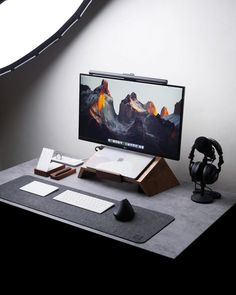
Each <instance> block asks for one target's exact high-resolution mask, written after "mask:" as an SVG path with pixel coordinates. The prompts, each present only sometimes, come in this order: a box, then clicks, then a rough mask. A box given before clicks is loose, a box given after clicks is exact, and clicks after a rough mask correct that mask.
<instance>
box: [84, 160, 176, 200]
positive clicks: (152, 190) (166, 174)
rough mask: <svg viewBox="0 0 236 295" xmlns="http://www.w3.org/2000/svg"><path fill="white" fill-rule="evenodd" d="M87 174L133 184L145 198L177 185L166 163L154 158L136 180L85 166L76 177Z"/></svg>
mask: <svg viewBox="0 0 236 295" xmlns="http://www.w3.org/2000/svg"><path fill="white" fill-rule="evenodd" d="M85 164H86V163H85ZM89 174H95V175H96V177H97V178H102V179H109V180H113V181H116V182H128V183H135V184H137V185H138V187H139V189H140V190H141V191H143V192H144V193H145V194H146V195H147V196H154V195H156V194H158V193H160V192H163V191H165V190H167V189H170V188H172V187H174V186H177V185H179V182H178V180H177V178H176V177H175V175H174V173H173V172H172V170H171V169H170V167H169V166H168V164H167V163H166V161H165V160H164V159H163V158H159V157H156V158H155V160H154V161H153V162H152V163H151V164H150V165H149V166H148V167H147V168H146V169H145V170H144V171H143V172H142V174H141V175H140V176H139V177H138V178H137V179H133V178H128V177H124V176H122V175H120V174H113V173H109V172H106V171H99V170H96V169H91V168H88V167H86V166H85V165H83V166H81V168H80V171H79V174H78V177H80V178H83V177H86V176H88V175H89Z"/></svg>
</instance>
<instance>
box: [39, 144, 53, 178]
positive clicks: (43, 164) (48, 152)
mask: <svg viewBox="0 0 236 295" xmlns="http://www.w3.org/2000/svg"><path fill="white" fill-rule="evenodd" d="M53 153H54V150H52V149H48V148H43V150H42V152H41V155H40V158H39V161H38V165H37V167H36V169H37V170H41V171H44V172H47V171H48V170H51V167H50V163H51V160H52V156H53ZM54 168H55V167H54Z"/></svg>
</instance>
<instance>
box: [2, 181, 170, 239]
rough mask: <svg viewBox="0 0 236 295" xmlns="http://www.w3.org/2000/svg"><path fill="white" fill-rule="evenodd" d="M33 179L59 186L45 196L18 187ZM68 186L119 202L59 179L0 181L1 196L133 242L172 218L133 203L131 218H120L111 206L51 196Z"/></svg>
mask: <svg viewBox="0 0 236 295" xmlns="http://www.w3.org/2000/svg"><path fill="white" fill-rule="evenodd" d="M34 180H37V181H40V182H44V183H47V184H52V185H55V186H57V187H59V190H58V191H56V192H54V193H51V194H50V195H48V196H46V197H40V196H37V195H34V194H31V193H28V192H25V191H22V190H20V189H19V188H20V187H22V186H23V185H25V184H28V183H30V182H31V181H34ZM68 189H69V190H71V191H75V192H81V193H84V194H86V195H89V196H94V197H97V198H100V199H104V200H108V201H112V202H113V203H115V206H117V205H118V203H119V202H118V201H115V200H112V199H108V198H105V197H102V196H98V195H95V194H89V193H86V192H84V191H81V190H77V189H73V188H70V187H67V186H64V185H60V184H59V183H52V182H50V181H47V180H42V179H39V178H36V177H33V176H28V175H26V176H22V177H19V178H17V179H14V180H12V181H9V182H7V183H5V184H3V185H1V186H0V198H2V199H5V200H8V201H10V202H13V203H16V204H20V205H22V206H25V207H28V208H31V209H35V210H38V211H41V212H44V213H47V214H50V215H53V216H56V217H59V218H62V219H65V220H68V221H71V222H74V223H76V224H80V225H84V226H87V227H89V228H92V229H95V230H98V231H101V232H104V233H107V234H110V235H114V236H117V237H120V238H123V239H126V240H129V241H132V242H135V243H144V242H146V241H147V240H148V239H150V238H151V237H152V236H154V235H155V234H157V233H158V232H159V231H161V230H162V229H163V228H164V227H166V226H167V225H168V224H169V223H171V222H172V221H173V220H174V217H172V216H170V215H167V214H164V213H160V212H156V211H152V210H149V209H145V208H141V207H138V206H133V208H134V211H135V217H134V218H133V219H132V220H131V221H128V222H121V221H118V220H117V219H116V218H115V217H114V215H113V211H114V207H112V208H110V209H108V210H107V211H105V212H104V213H102V214H98V213H95V212H92V211H88V210H85V209H82V208H79V207H75V206H72V205H69V204H65V203H62V202H59V201H56V200H54V199H53V198H54V197H55V196H57V195H58V194H60V193H62V192H63V191H65V190H68Z"/></svg>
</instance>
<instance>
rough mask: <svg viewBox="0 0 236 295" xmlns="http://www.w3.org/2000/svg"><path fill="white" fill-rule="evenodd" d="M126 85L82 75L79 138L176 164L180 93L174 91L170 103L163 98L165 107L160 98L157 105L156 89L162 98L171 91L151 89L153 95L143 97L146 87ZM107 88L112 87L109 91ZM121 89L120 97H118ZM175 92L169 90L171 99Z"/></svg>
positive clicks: (120, 82) (134, 83)
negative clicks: (149, 155) (174, 161)
mask: <svg viewBox="0 0 236 295" xmlns="http://www.w3.org/2000/svg"><path fill="white" fill-rule="evenodd" d="M126 83H127V81H124V80H116V79H102V78H98V77H93V76H87V75H84V76H83V75H81V81H80V112H79V138H80V139H83V140H88V141H92V142H97V143H102V144H104V145H113V146H117V147H121V148H127V149H130V150H135V151H137V152H142V153H145V154H151V155H156V156H162V157H166V158H171V159H176V160H177V159H178V158H179V148H180V137H181V116H182V113H183V97H182V96H183V95H182V91H183V89H182V88H177V87H176V89H177V90H176V95H175V96H176V97H172V99H169V101H168V98H166V102H165V104H163V98H162V100H161V103H162V105H160V102H158V96H161V95H159V94H158V91H159V90H158V89H161V90H160V91H162V97H164V98H165V89H167V88H170V87H168V86H160V85H158V87H155V85H154V87H153V85H151V86H152V87H153V89H152V92H150V91H148V90H147V91H146V95H145V88H146V89H148V88H147V87H148V86H149V84H144V85H142V84H141V83H139V84H141V86H140V85H139V88H137V87H136V82H130V81H129V82H128V84H127V85H125V84H126ZM110 84H111V85H113V86H112V87H111V88H110ZM142 86H143V87H142ZM122 87H123V88H122ZM141 87H142V88H141ZM121 88H122V94H121V93H119V92H120V91H119V90H120V89H121ZM136 88H137V91H136ZM149 88H150V87H149ZM140 89H141V91H142V92H143V93H142V97H139V96H138V94H137V92H139V94H140V93H141V92H140ZM174 91H175V89H171V92H170V93H171V94H172V93H173V94H172V96H173V95H174V94H175V92H174ZM147 93H148V95H147ZM151 94H153V97H152V98H151V97H150V95H151ZM121 95H123V96H124V97H123V98H122V97H120V96H121ZM167 97H168V95H167Z"/></svg>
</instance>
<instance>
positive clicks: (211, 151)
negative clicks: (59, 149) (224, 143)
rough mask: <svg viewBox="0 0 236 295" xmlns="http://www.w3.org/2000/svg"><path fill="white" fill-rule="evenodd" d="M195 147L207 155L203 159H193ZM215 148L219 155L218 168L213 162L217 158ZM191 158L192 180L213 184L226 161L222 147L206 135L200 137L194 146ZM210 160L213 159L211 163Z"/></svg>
mask: <svg viewBox="0 0 236 295" xmlns="http://www.w3.org/2000/svg"><path fill="white" fill-rule="evenodd" d="M195 149H196V150H198V151H199V152H200V153H202V154H204V156H205V157H204V159H203V161H201V162H194V161H193V159H194V151H195ZM215 150H216V151H217V153H218V155H219V162H218V165H217V166H218V168H217V167H216V166H215V165H213V164H212V162H213V161H214V160H215V159H216V156H215ZM189 159H190V163H189V173H190V176H191V178H192V181H194V182H195V183H196V182H201V183H203V184H212V183H214V182H215V181H216V180H217V179H218V177H219V173H220V171H221V165H222V164H223V163H224V160H223V151H222V148H221V146H220V144H219V143H218V142H217V141H216V140H214V139H211V138H206V137H204V136H200V137H198V138H197V139H196V140H195V142H194V145H193V146H192V149H191V152H190V154H189ZM208 161H211V163H208Z"/></svg>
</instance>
